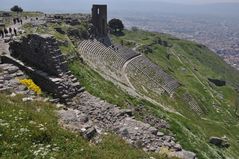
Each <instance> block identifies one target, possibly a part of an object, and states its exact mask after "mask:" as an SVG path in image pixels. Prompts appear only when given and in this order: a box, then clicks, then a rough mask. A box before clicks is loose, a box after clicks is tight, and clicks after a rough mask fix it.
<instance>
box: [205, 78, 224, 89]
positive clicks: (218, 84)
mask: <svg viewBox="0 0 239 159" xmlns="http://www.w3.org/2000/svg"><path fill="white" fill-rule="evenodd" d="M208 80H209V81H210V82H212V83H214V84H215V85H216V86H218V87H222V86H225V85H226V81H224V80H219V79H212V78H208Z"/></svg>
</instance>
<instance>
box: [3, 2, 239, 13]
mask: <svg viewBox="0 0 239 159" xmlns="http://www.w3.org/2000/svg"><path fill="white" fill-rule="evenodd" d="M159 2H170V3H178V4H194V5H198V4H208V3H228V2H238V4H239V0H0V10H9V9H10V8H11V7H12V6H13V5H15V4H17V5H19V6H21V7H22V8H23V9H24V10H38V11H44V12H58V11H63V12H69V11H70V12H90V9H91V5H92V4H93V3H99V4H108V6H109V10H110V9H111V10H114V11H115V10H123V9H125V8H127V7H128V9H130V7H131V9H132V7H134V5H135V4H137V7H139V8H141V9H144V7H145V4H146V3H147V5H148V6H150V5H151V6H153V7H155V6H154V3H155V4H156V3H157V5H156V7H157V6H162V5H160V4H159ZM173 6H174V5H173ZM175 6H176V5H175ZM137 7H134V8H137ZM148 9H150V8H148Z"/></svg>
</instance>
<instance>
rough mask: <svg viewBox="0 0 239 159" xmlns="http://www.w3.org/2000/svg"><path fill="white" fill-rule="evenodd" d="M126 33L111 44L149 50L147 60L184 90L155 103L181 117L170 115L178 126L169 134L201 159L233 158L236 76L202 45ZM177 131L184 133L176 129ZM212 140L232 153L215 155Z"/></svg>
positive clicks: (220, 151)
mask: <svg viewBox="0 0 239 159" xmlns="http://www.w3.org/2000/svg"><path fill="white" fill-rule="evenodd" d="M124 33H125V35H124V36H121V37H116V36H113V39H114V41H115V42H119V43H122V42H123V43H125V44H132V42H133V43H134V44H135V45H134V46H140V47H138V49H139V50H141V51H142V48H145V47H148V48H150V49H151V50H152V51H150V52H146V53H145V55H146V56H147V57H148V58H149V59H151V61H153V62H154V63H155V64H158V65H160V66H161V67H163V69H164V71H166V72H168V73H169V74H171V75H173V76H174V77H175V78H176V79H177V80H179V81H180V83H181V84H182V86H181V87H180V89H179V90H178V91H177V93H176V94H175V95H174V96H173V98H169V97H168V96H164V95H163V96H161V97H157V98H159V99H160V100H161V102H162V103H164V105H169V106H172V107H174V108H175V110H176V111H178V112H180V113H181V114H182V115H183V116H184V117H181V116H178V117H176V116H175V115H173V116H174V117H176V118H177V120H176V121H175V120H174V119H173V120H174V122H176V123H177V124H179V125H180V126H179V125H178V126H176V125H175V123H174V124H173V125H174V126H172V127H171V128H172V129H173V130H174V132H175V133H176V134H177V135H178V137H180V138H181V140H182V142H183V143H185V146H189V147H191V148H193V149H196V150H197V151H198V153H199V157H201V158H215V157H216V158H223V155H225V156H227V157H232V158H236V157H237V155H238V151H236V149H237V148H238V146H239V145H238V142H237V141H238V136H237V134H236V131H237V130H238V116H237V115H236V112H235V111H237V109H238V108H237V107H238V105H237V104H238V103H237V100H238V93H237V91H236V90H237V87H238V84H237V83H238V81H239V73H238V71H236V70H234V69H233V68H232V67H230V66H229V65H227V64H226V63H225V62H224V61H223V60H222V59H221V58H219V57H218V56H217V55H215V54H214V53H213V52H211V51H210V50H208V49H207V48H206V47H204V46H202V45H199V44H196V43H193V42H189V41H185V40H180V39H177V38H174V37H171V36H169V35H165V34H158V33H149V32H145V31H136V32H132V31H125V32H124ZM162 41H164V43H163V42H162ZM165 43H166V45H165ZM129 46H130V45H129ZM134 46H133V47H134ZM208 78H215V79H221V80H225V81H226V85H225V86H222V87H218V86H216V85H215V84H213V83H211V82H209V80H208ZM171 115H172V114H171ZM171 115H169V116H170V117H169V118H171V117H172V116H171ZM182 123H184V124H185V125H184V124H182ZM180 127H181V128H183V127H184V128H183V129H184V130H179V129H177V128H180ZM213 135H214V136H224V135H225V136H227V137H228V138H229V140H230V143H231V147H230V148H229V149H218V148H215V147H213V146H211V145H208V144H207V142H208V139H209V137H210V136H213ZM186 140H187V141H186ZM192 141H193V142H192Z"/></svg>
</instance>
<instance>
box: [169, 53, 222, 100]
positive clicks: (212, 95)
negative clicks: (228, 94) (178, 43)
mask: <svg viewBox="0 0 239 159" xmlns="http://www.w3.org/2000/svg"><path fill="white" fill-rule="evenodd" d="M170 52H171V53H172V54H173V55H174V56H175V57H177V59H178V61H179V62H180V63H181V64H183V66H184V67H185V68H188V67H187V66H186V65H185V64H184V62H183V61H182V60H181V59H180V57H179V56H178V55H177V54H176V53H175V50H174V49H171V51H170ZM187 61H188V62H190V64H191V65H193V64H192V63H191V61H189V60H187ZM188 70H189V71H190V72H191V73H192V75H193V76H194V77H195V78H196V79H197V80H198V82H199V83H200V84H201V85H202V86H203V87H204V88H208V87H207V86H206V85H205V84H204V83H203V82H202V81H201V80H200V79H199V78H198V76H197V75H196V74H195V73H194V72H193V71H192V70H191V69H190V68H188ZM207 90H208V93H209V94H210V95H211V97H212V98H213V99H215V100H216V102H217V103H218V104H220V102H219V101H218V100H217V98H216V97H215V96H214V94H213V93H212V90H210V88H208V89H207Z"/></svg>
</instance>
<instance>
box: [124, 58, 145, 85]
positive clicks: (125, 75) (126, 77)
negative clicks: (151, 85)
mask: <svg viewBox="0 0 239 159" xmlns="http://www.w3.org/2000/svg"><path fill="white" fill-rule="evenodd" d="M141 56H142V55H141V54H139V55H138V56H135V57H134V58H132V59H130V60H128V61H127V62H125V63H124V65H123V67H122V70H121V72H122V74H123V75H124V78H125V79H126V81H127V83H128V84H129V86H130V87H131V88H132V89H133V90H136V89H135V88H134V86H133V85H132V83H131V82H130V80H129V78H128V76H127V73H126V72H125V70H126V67H127V66H128V64H129V63H130V62H131V61H133V60H134V59H136V58H138V57H141Z"/></svg>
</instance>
